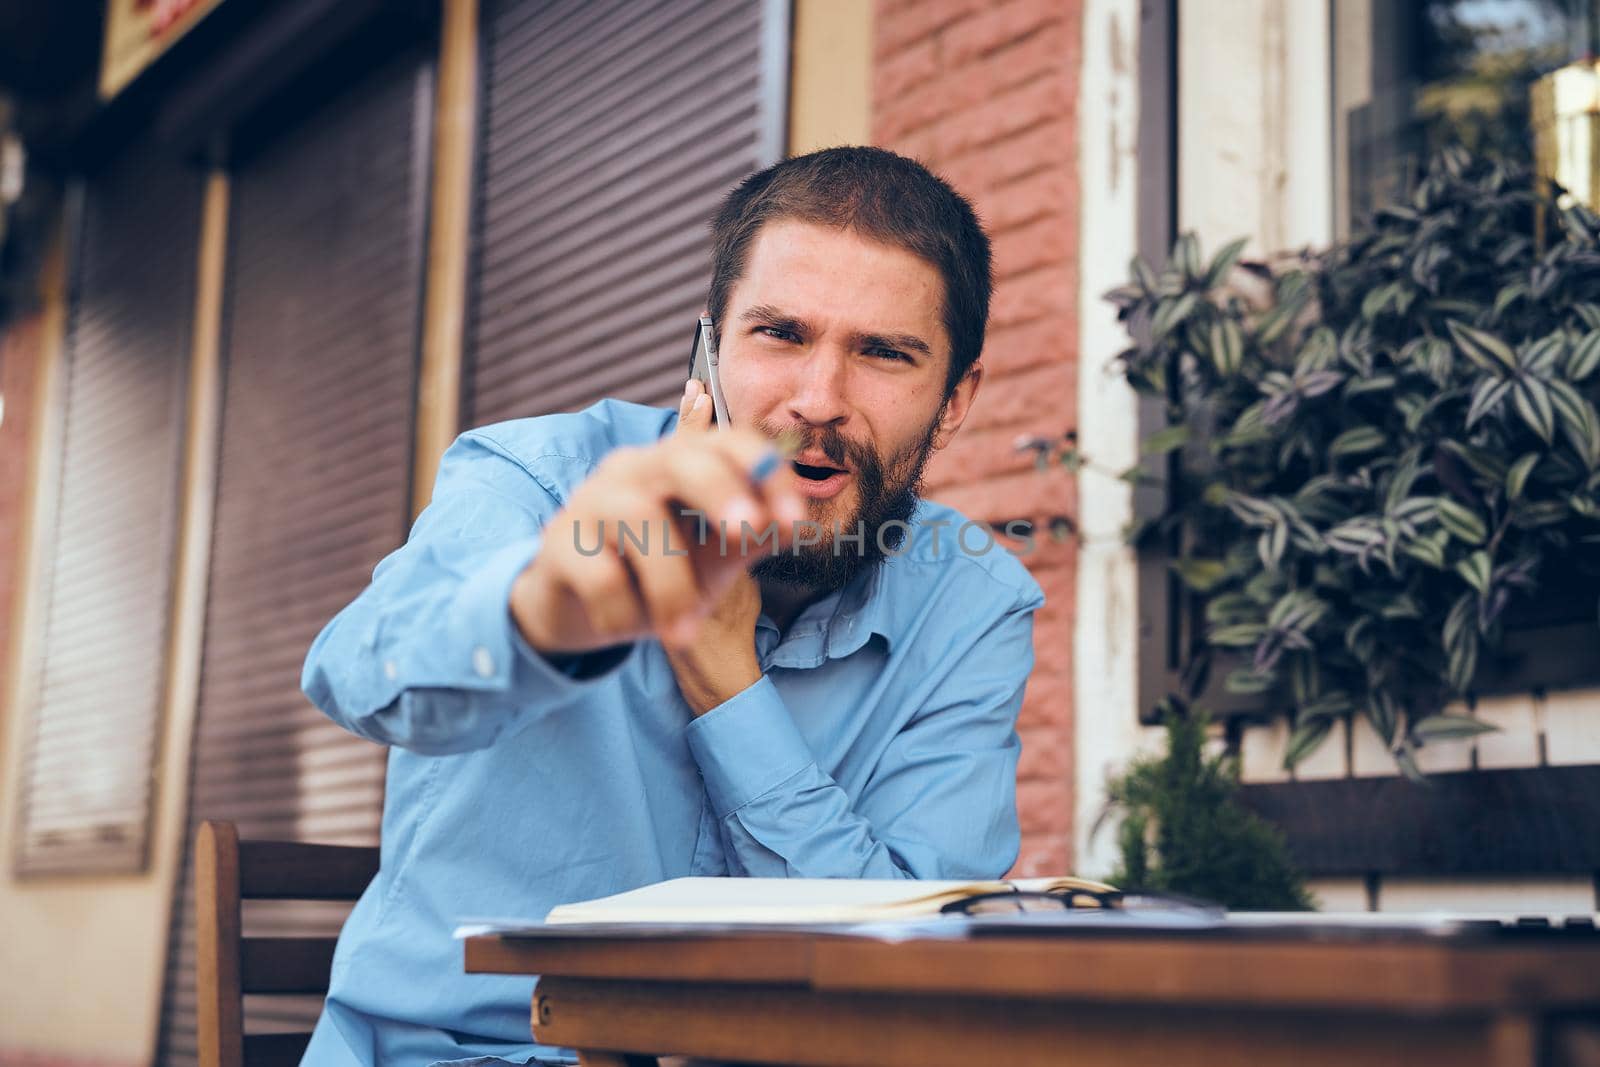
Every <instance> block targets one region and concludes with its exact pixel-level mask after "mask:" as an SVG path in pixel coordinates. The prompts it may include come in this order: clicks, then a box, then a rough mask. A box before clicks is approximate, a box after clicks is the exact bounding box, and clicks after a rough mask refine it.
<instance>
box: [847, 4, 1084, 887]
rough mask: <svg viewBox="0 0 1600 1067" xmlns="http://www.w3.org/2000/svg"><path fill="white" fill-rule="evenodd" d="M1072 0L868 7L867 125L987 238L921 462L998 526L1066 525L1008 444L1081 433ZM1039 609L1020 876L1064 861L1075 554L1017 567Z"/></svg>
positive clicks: (1077, 35)
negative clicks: (930, 176)
mask: <svg viewBox="0 0 1600 1067" xmlns="http://www.w3.org/2000/svg"><path fill="white" fill-rule="evenodd" d="M1081 23H1082V19H1081V7H1080V4H1079V3H1078V2H1077V0H1008V2H1003V3H996V2H994V0H877V8H876V17H875V20H874V25H875V29H874V34H875V38H876V39H875V40H874V42H873V57H874V58H873V86H872V131H873V139H874V141H875V142H876V143H878V144H880V145H883V146H884V147H887V148H892V149H895V150H896V151H899V152H903V153H905V154H907V155H910V156H914V157H916V158H917V159H920V160H922V161H923V162H924V163H926V164H928V165H929V166H931V167H932V168H933V169H934V170H936V171H938V172H939V173H940V174H942V175H943V176H944V177H945V178H946V179H947V180H949V181H950V182H951V183H952V184H953V185H955V186H956V188H957V189H959V190H960V191H961V192H963V193H965V194H966V195H967V196H968V197H969V198H971V199H972V201H973V203H974V204H975V205H976V207H977V209H978V213H979V215H980V216H981V217H982V218H983V220H984V223H985V224H986V225H987V226H988V228H989V232H990V235H991V236H992V238H993V240H994V249H995V275H996V287H995V296H994V303H993V307H992V309H991V315H990V320H989V335H988V343H987V346H986V347H985V349H984V354H983V363H984V367H985V376H984V380H983V388H982V392H981V393H980V395H979V399H978V401H977V404H976V406H975V407H974V408H973V411H972V414H971V416H970V417H969V418H968V420H967V424H966V426H965V428H963V430H962V431H961V433H960V434H959V435H958V437H957V438H956V440H955V441H954V442H953V443H952V444H951V446H950V447H949V448H948V449H946V450H945V452H943V453H942V454H940V456H939V457H938V458H937V459H936V460H935V461H934V463H933V464H931V465H930V467H929V473H928V486H929V490H930V491H929V495H930V496H932V497H934V498H936V499H938V500H941V501H943V502H945V503H947V504H950V505H951V506H953V507H956V508H959V509H960V510H961V511H963V512H965V513H966V514H967V515H968V516H970V517H971V518H974V519H980V520H983V521H986V522H992V523H995V524H999V523H1003V522H1005V521H1006V520H1009V519H1014V518H1030V519H1033V520H1035V521H1036V522H1038V523H1040V524H1041V526H1042V525H1043V524H1044V523H1046V522H1047V520H1048V519H1049V518H1051V517H1053V516H1062V515H1064V516H1067V517H1068V518H1075V517H1076V513H1077V490H1076V484H1075V482H1074V481H1073V479H1072V478H1071V477H1070V476H1069V475H1067V474H1066V473H1065V472H1063V471H1059V470H1054V471H1051V472H1049V473H1045V474H1040V473H1038V472H1036V471H1035V470H1034V468H1033V462H1032V459H1031V457H1029V456H1026V455H1019V454H1018V453H1017V452H1016V451H1015V447H1014V442H1015V440H1016V438H1017V437H1018V436H1019V435H1021V434H1058V433H1061V432H1062V431H1065V430H1068V429H1071V428H1073V427H1074V426H1075V425H1076V422H1077V369H1078V366H1077V351H1076V347H1077V346H1076V340H1077V335H1078V309H1077V289H1078V267H1077V253H1078V225H1077V195H1078V169H1077V159H1078V156H1077V120H1076V108H1077V99H1078V68H1079V56H1080V54H1081V48H1082V28H1081ZM1028 563H1029V566H1030V568H1031V569H1032V570H1033V573H1034V575H1035V576H1036V577H1037V578H1038V579H1039V582H1040V584H1041V585H1042V586H1043V587H1044V590H1045V596H1046V598H1047V603H1046V604H1045V606H1044V608H1043V609H1042V610H1041V611H1040V612H1039V615H1038V620H1037V624H1036V627H1035V631H1034V653H1035V658H1036V666H1035V668H1034V672H1033V677H1032V679H1031V680H1030V682H1029V684H1028V693H1027V698H1026V700H1025V701H1024V702H1023V708H1022V720H1021V726H1020V730H1021V734H1022V746H1023V747H1022V763H1021V766H1020V767H1019V769H1018V771H1017V779H1018V783H1017V794H1018V803H1019V805H1020V807H1021V817H1022V856H1021V858H1020V859H1019V860H1018V862H1017V867H1016V872H1017V873H1018V874H1032V873H1054V872H1059V871H1063V870H1067V869H1070V867H1071V864H1072V795H1073V794H1072V785H1073V783H1072V766H1073V761H1072V718H1073V707H1072V626H1073V614H1074V609H1073V602H1074V598H1075V596H1076V584H1077V570H1076V568H1077V552H1076V550H1075V548H1074V547H1073V545H1072V544H1071V543H1070V542H1068V543H1065V544H1055V543H1051V542H1049V541H1048V540H1047V539H1045V538H1042V537H1041V538H1040V539H1039V548H1038V550H1037V551H1035V552H1034V553H1033V555H1032V556H1031V558H1030V559H1029V561H1028Z"/></svg>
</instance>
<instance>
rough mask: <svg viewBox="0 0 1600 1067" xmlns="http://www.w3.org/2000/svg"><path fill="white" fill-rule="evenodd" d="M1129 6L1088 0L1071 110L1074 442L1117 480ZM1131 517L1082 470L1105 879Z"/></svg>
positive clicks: (1087, 732) (1081, 724)
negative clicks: (1075, 256)
mask: <svg viewBox="0 0 1600 1067" xmlns="http://www.w3.org/2000/svg"><path fill="white" fill-rule="evenodd" d="M1138 57H1139V0H1088V3H1087V4H1086V5H1085V8H1084V15H1083V70H1082V77H1081V80H1080V83H1079V84H1080V85H1081V86H1082V90H1081V92H1082V95H1081V96H1080V98H1079V102H1078V149H1079V156H1078V166H1079V168H1080V170H1079V174H1080V179H1081V180H1080V182H1079V188H1080V190H1081V193H1080V199H1079V203H1078V210H1079V214H1080V219H1079V226H1080V229H1079V248H1080V250H1081V251H1080V255H1079V264H1080V269H1079V293H1078V360H1079V371H1078V437H1079V440H1081V441H1084V442H1087V443H1089V444H1088V447H1089V448H1091V449H1092V450H1093V453H1094V458H1095V465H1096V466H1097V467H1099V468H1101V469H1110V470H1121V469H1124V468H1126V467H1130V466H1132V465H1133V464H1134V463H1135V462H1136V461H1137V459H1138V455H1139V419H1138V403H1137V399H1136V396H1135V394H1134V392H1133V390H1132V389H1131V388H1130V387H1129V386H1128V384H1127V382H1126V381H1125V380H1124V379H1123V378H1122V376H1121V375H1120V374H1119V373H1117V369H1116V365H1115V363H1114V360H1115V357H1116V354H1117V353H1118V352H1120V351H1122V349H1123V348H1125V347H1126V346H1127V334H1126V333H1125V332H1124V331H1123V328H1122V326H1121V324H1120V323H1118V322H1117V318H1116V313H1115V311H1114V309H1113V308H1112V307H1111V306H1110V305H1109V304H1107V303H1106V302H1105V301H1104V300H1103V299H1102V294H1104V293H1105V291H1106V290H1107V289H1110V288H1112V287H1113V286H1115V285H1117V284H1119V283H1121V282H1122V281H1123V279H1124V277H1125V276H1126V274H1127V268H1128V263H1129V261H1130V260H1131V259H1132V258H1133V256H1134V254H1135V253H1136V252H1137V250H1138V243H1139V218H1138V176H1139V175H1138V168H1139V158H1138V148H1137V145H1138V132H1139V62H1138ZM1132 517H1133V498H1132V493H1131V490H1130V489H1129V487H1128V486H1127V485H1126V484H1125V483H1123V482H1121V481H1118V480H1117V479H1115V478H1110V477H1106V476H1104V475H1102V474H1100V473H1098V472H1096V471H1091V470H1085V471H1084V472H1083V473H1082V474H1081V475H1080V476H1079V479H1078V522H1079V527H1080V529H1081V531H1082V543H1081V547H1080V549H1079V553H1078V599H1077V621H1076V625H1075V626H1074V627H1073V662H1074V664H1075V665H1076V666H1075V669H1074V672H1073V707H1074V709H1075V713H1074V714H1075V719H1074V728H1073V729H1074V753H1075V759H1074V765H1075V770H1076V785H1075V791H1076V797H1075V803H1074V809H1075V810H1074V821H1073V827H1074V836H1075V841H1074V853H1073V854H1074V857H1075V861H1074V866H1075V868H1076V869H1077V870H1078V871H1080V872H1084V873H1089V874H1102V875H1103V874H1105V873H1107V872H1108V871H1109V870H1110V869H1111V867H1112V866H1113V865H1114V863H1115V859H1116V856H1115V848H1114V845H1115V842H1114V841H1113V840H1112V837H1111V835H1110V834H1109V833H1104V832H1102V833H1101V834H1099V835H1098V836H1095V837H1092V838H1091V836H1090V831H1091V830H1092V829H1093V828H1094V825H1095V822H1096V820H1097V819H1098V818H1099V816H1100V813H1101V810H1102V809H1103V807H1104V804H1105V782H1106V779H1107V777H1108V776H1109V775H1111V774H1114V773H1116V772H1117V771H1119V770H1121V769H1122V768H1123V767H1125V766H1126V764H1127V761H1128V759H1129V757H1130V756H1131V755H1133V754H1134V753H1135V752H1137V751H1138V750H1139V749H1140V748H1141V747H1142V746H1143V745H1145V744H1148V743H1149V739H1150V737H1151V736H1152V735H1153V734H1154V733H1155V731H1152V730H1148V729H1145V728H1143V727H1141V726H1140V725H1139V718H1138V707H1137V702H1138V698H1139V632H1138V623H1139V612H1138V584H1137V580H1136V575H1137V566H1136V561H1135V559H1134V553H1133V551H1132V550H1131V549H1129V548H1128V547H1126V546H1125V545H1124V544H1123V542H1122V530H1123V527H1124V525H1125V524H1126V523H1127V522H1128V521H1129V519H1131V518H1132Z"/></svg>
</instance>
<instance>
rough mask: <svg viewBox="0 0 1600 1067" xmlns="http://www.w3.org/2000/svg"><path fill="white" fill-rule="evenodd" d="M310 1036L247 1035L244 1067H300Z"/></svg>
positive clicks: (245, 1038) (309, 1042) (245, 1036)
mask: <svg viewBox="0 0 1600 1067" xmlns="http://www.w3.org/2000/svg"><path fill="white" fill-rule="evenodd" d="M309 1044H311V1035H310V1034H245V1035H244V1067H298V1065H299V1063H300V1060H301V1058H302V1057H303V1056H305V1054H306V1046H307V1045H309Z"/></svg>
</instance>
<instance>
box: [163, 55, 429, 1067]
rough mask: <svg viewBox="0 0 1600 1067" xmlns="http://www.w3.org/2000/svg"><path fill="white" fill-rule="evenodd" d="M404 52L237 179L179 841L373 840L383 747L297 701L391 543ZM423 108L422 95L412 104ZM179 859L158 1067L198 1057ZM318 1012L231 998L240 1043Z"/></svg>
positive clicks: (409, 299) (410, 137)
mask: <svg viewBox="0 0 1600 1067" xmlns="http://www.w3.org/2000/svg"><path fill="white" fill-rule="evenodd" d="M428 87H429V82H428V79H427V77H426V76H425V72H424V61H423V60H422V59H421V58H419V57H418V56H417V55H416V54H407V55H405V56H402V57H400V58H398V59H396V60H394V61H392V62H390V63H389V64H387V65H385V66H384V67H382V68H381V69H378V70H374V71H372V72H370V73H369V74H368V75H366V76H364V77H363V78H362V79H361V80H360V81H359V82H358V83H357V84H355V85H353V86H351V87H349V88H348V89H346V90H345V91H343V92H342V93H341V94H339V95H337V96H335V97H333V98H332V99H330V100H328V101H327V102H326V103H325V104H324V105H323V106H322V107H321V109H320V110H318V111H317V112H316V113H314V114H312V115H309V116H307V117H305V118H303V119H301V120H300V121H299V122H297V123H296V124H295V125H293V126H292V127H291V128H289V129H287V130H285V131H284V132H282V133H280V134H279V135H278V137H277V139H275V140H274V141H272V142H271V143H270V144H267V145H265V146H263V147H261V148H260V149H259V150H258V152H257V154H256V155H255V156H254V157H252V158H250V159H248V160H246V161H245V162H243V163H242V164H241V165H240V167H239V168H238V170H237V171H236V173H235V175H234V177H233V202H232V208H231V212H230V216H231V217H230V224H229V225H230V232H231V251H230V259H229V268H228V297H229V308H230V319H229V323H228V327H227V333H226V354H227V356H226V358H227V367H226V387H225V397H224V402H223V418H222V440H221V443H220V447H219V470H218V480H217V499H216V517H215V525H214V533H213V541H212V551H211V571H210V579H209V581H210V585H209V590H208V605H207V615H206V634H205V648H204V657H203V665H202V669H201V680H200V709H199V718H198V722H197V728H196V736H195V745H194V768H193V777H192V787H191V808H192V818H191V824H190V825H191V836H192V826H193V825H194V823H196V822H197V821H198V820H200V819H205V818H215V819H229V820H232V821H233V822H235V823H237V824H238V827H239V833H240V836H242V837H245V838H262V839H264V838H278V839H295V840H302V841H327V842H334V843H346V844H372V843H374V842H376V841H377V838H378V825H379V820H380V818H381V814H382V798H383V782H384V766H385V760H384V750H383V749H382V748H381V747H380V746H377V745H374V744H372V743H370V742H368V741H365V740H362V739H361V738H358V737H355V736H353V735H351V734H348V733H346V732H345V731H343V730H341V729H339V728H338V727H337V726H335V725H334V724H333V723H332V722H330V721H328V719H326V718H325V717H324V716H323V715H322V714H321V713H320V712H319V711H317V710H316V709H315V708H313V707H312V706H311V705H310V704H309V703H307V702H306V699H305V697H304V696H303V695H302V694H301V693H300V668H301V665H302V663H303V661H304V659H305V654H306V650H307V649H308V648H309V647H310V645H311V641H312V639H313V638H315V636H316V634H317V632H318V631H319V630H320V629H321V628H322V627H323V626H324V625H325V624H326V623H327V622H328V620H329V619H331V618H332V617H333V616H334V614H335V613H337V612H338V611H339V609H340V608H342V607H344V605H345V604H347V603H349V602H350V601H351V600H352V599H354V598H355V596H356V594H357V593H359V592H360V591H361V589H362V588H363V587H364V586H365V585H366V583H367V582H368V580H369V579H370V577H371V573H372V568H373V567H374V565H376V564H377V562H378V561H379V560H380V559H382V558H383V556H385V555H386V554H388V553H389V552H390V551H392V550H393V549H395V548H396V547H398V546H399V544H400V543H401V541H402V540H403V539H404V537H405V528H406V523H407V519H408V512H409V503H410V465H411V449H412V424H413V408H414V404H415V392H416V361H417V326H418V315H419V298H420V293H421V271H422V232H423V227H424V223H425V220H424V219H423V218H422V216H421V207H422V205H423V203H424V202H425V198H424V196H423V195H422V194H423V191H424V187H425V182H426V174H425V173H424V172H423V170H422V167H423V166H424V165H425V163H426V160H425V156H424V155H423V154H422V153H420V152H419V151H418V148H419V147H420V145H421V142H419V140H418V138H419V137H426V136H427V131H426V129H425V128H419V123H421V122H424V121H426V118H427V114H428V108H427V106H426V104H427V103H428V102H429V101H430V100H431V98H429V97H427V96H426V94H427V93H428ZM419 94H423V95H421V96H419ZM191 862H192V860H190V859H189V858H187V857H186V860H185V870H184V874H183V882H182V890H181V894H180V901H179V906H178V908H177V916H176V919H175V924H174V928H173V934H172V938H171V944H172V946H173V947H172V956H171V959H170V960H169V966H168V977H167V993H166V998H165V1005H164V1008H163V1020H162V1029H163V1034H162V1051H161V1055H160V1062H162V1063H163V1064H178V1063H191V1062H193V1058H194V1047H193V1045H194V1036H193V1027H194V970H193V947H192V934H191V931H190V927H191V924H192V922H193V914H194V911H193V906H194V905H193V899H192V890H191V888H190V878H191V877H192V873H191V868H190V863H191ZM291 903H292V904H293V905H295V906H292V907H288V908H280V909H279V910H277V911H275V912H273V913H272V917H270V918H269V919H263V918H262V913H261V912H259V911H257V910H256V909H255V904H254V902H252V903H250V904H247V906H246V913H245V926H246V929H245V933H246V935H247V936H258V935H263V934H268V933H274V934H277V935H280V936H316V935H327V934H332V933H336V932H337V930H338V928H339V925H340V923H341V922H342V920H343V917H344V915H345V914H346V913H347V911H348V908H347V907H341V906H339V905H333V906H332V908H331V909H330V907H329V906H328V905H323V904H317V903H310V904H306V903H304V902H291ZM319 1007H320V1003H319V1000H318V998H315V997H301V998H288V999H285V998H268V999H258V998H254V997H247V998H246V1005H245V1027H246V1030H247V1032H250V1033H265V1032H271V1031H274V1030H286V1029H287V1030H305V1029H309V1028H310V1026H311V1024H312V1022H314V1020H315V1017H316V1013H317V1010H318V1009H319Z"/></svg>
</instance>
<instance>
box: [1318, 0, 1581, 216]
mask: <svg viewBox="0 0 1600 1067" xmlns="http://www.w3.org/2000/svg"><path fill="white" fill-rule="evenodd" d="M1332 21H1333V38H1334V61H1333V80H1334V86H1333V110H1334V115H1333V118H1334V122H1333V137H1334V167H1335V176H1334V198H1335V203H1334V223H1335V232H1336V233H1337V234H1339V235H1341V236H1342V235H1344V234H1347V233H1349V232H1350V229H1351V226H1352V224H1353V223H1359V221H1360V220H1361V219H1362V218H1363V217H1365V216H1366V215H1368V214H1370V213H1371V212H1372V211H1373V210H1374V209H1376V208H1377V207H1379V206H1381V205H1383V204H1385V203H1388V202H1391V201H1393V200H1395V199H1398V198H1401V197H1404V196H1405V195H1407V192H1408V190H1409V187H1410V183H1411V182H1412V180H1413V179H1414V178H1415V176H1416V175H1417V173H1418V171H1419V170H1420V168H1421V167H1422V166H1423V165H1424V164H1425V163H1426V161H1427V159H1428V156H1429V155H1430V154H1431V153H1432V152H1433V151H1435V150H1437V149H1438V148H1440V147H1442V146H1443V145H1446V144H1452V143H1454V144H1460V145H1463V146H1464V147H1466V148H1467V149H1468V150H1470V151H1472V152H1483V153H1491V154H1495V155H1499V156H1502V157H1505V158H1508V159H1512V160H1516V161H1518V162H1521V163H1523V164H1528V165H1531V164H1532V162H1533V121H1532V116H1531V112H1530V106H1529V93H1530V89H1531V87H1532V85H1533V83H1534V82H1535V81H1537V80H1538V79H1539V78H1540V77H1542V76H1543V75H1545V74H1548V73H1549V72H1550V71H1552V70H1555V69H1556V68H1558V67H1561V66H1563V65H1565V64H1567V63H1569V62H1573V61H1575V60H1582V59H1592V58H1593V57H1594V56H1595V54H1596V52H1597V51H1600V40H1597V37H1600V0H1333V12H1332Z"/></svg>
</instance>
